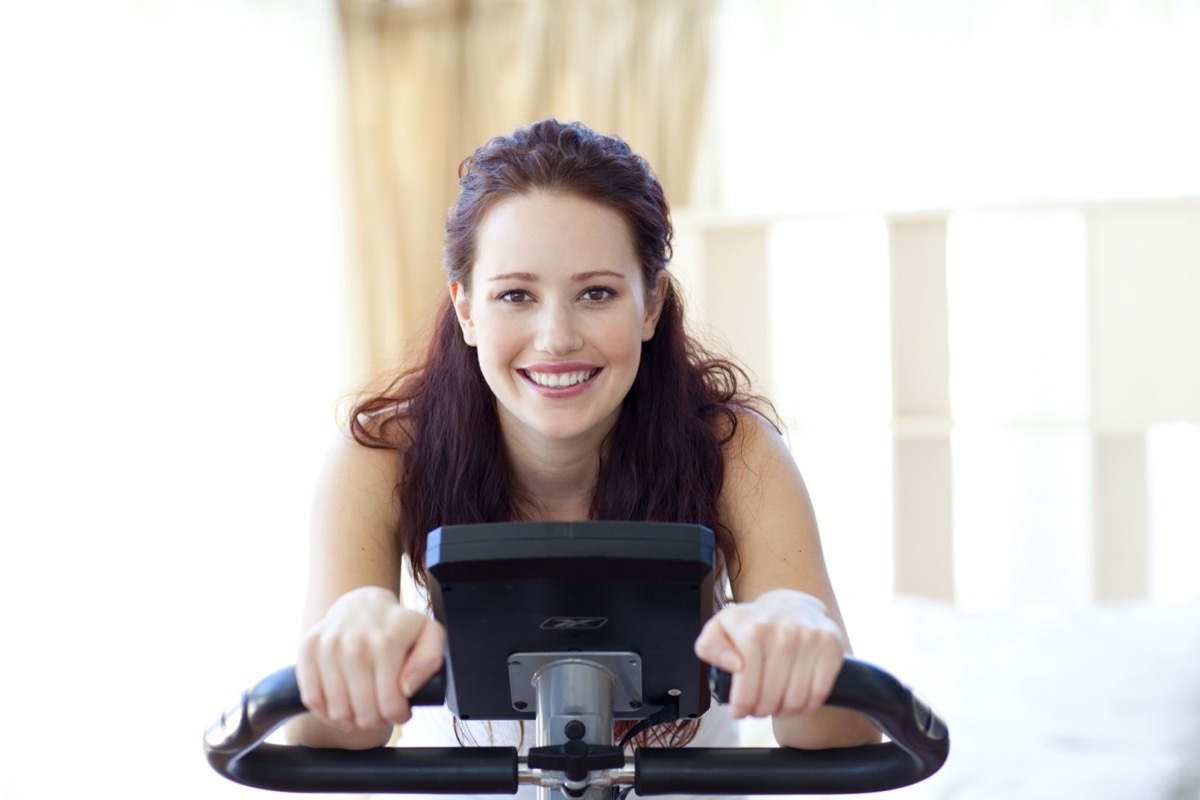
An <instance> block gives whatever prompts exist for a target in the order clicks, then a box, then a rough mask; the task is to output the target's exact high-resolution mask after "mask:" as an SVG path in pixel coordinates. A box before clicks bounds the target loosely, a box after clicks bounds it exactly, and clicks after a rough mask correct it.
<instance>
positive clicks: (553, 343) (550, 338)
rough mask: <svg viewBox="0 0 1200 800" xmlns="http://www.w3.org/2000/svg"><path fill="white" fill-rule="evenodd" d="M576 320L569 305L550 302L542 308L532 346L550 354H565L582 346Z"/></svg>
mask: <svg viewBox="0 0 1200 800" xmlns="http://www.w3.org/2000/svg"><path fill="white" fill-rule="evenodd" d="M576 323H577V320H576V319H575V315H574V314H573V313H572V311H571V309H570V308H569V307H566V306H563V305H559V304H552V305H547V306H546V307H544V308H543V311H542V313H541V315H540V319H539V320H538V331H537V341H535V342H534V346H535V347H536V348H537V349H538V350H540V351H542V352H544V353H548V354H550V355H556V356H558V355H565V354H567V353H571V352H574V351H576V350H578V349H579V348H580V347H582V346H583V338H582V337H581V336H580V334H579V329H578V326H577V324H576Z"/></svg>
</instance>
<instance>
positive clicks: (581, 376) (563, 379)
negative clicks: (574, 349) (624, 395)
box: [525, 369, 596, 389]
mask: <svg viewBox="0 0 1200 800" xmlns="http://www.w3.org/2000/svg"><path fill="white" fill-rule="evenodd" d="M525 374H526V375H528V376H529V380H531V381H533V382H534V383H536V384H537V385H538V386H545V387H546V388H547V389H561V388H563V387H564V386H574V385H575V384H577V383H583V382H584V381H586V380H587V379H588V378H590V377H592V376H593V375H595V374H596V370H594V369H590V370H583V371H581V372H530V371H529V370H526V371H525Z"/></svg>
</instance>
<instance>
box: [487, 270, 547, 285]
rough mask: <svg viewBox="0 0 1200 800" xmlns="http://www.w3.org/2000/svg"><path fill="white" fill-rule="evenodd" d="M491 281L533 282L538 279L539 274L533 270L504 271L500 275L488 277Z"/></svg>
mask: <svg viewBox="0 0 1200 800" xmlns="http://www.w3.org/2000/svg"><path fill="white" fill-rule="evenodd" d="M488 280H489V281H525V282H527V283H533V282H535V281H536V280H537V275H534V274H533V273H532V272H504V273H501V274H500V275H492V276H491V277H489V278H488Z"/></svg>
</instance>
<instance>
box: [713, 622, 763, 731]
mask: <svg viewBox="0 0 1200 800" xmlns="http://www.w3.org/2000/svg"><path fill="white" fill-rule="evenodd" d="M715 619H716V620H717V622H718V624H719V625H720V626H721V629H722V631H723V632H724V634H725V636H726V638H727V639H728V640H729V643H730V647H731V648H732V651H733V653H735V654H736V656H737V658H738V659H739V660H740V662H741V668H740V669H739V670H737V677H736V678H735V679H734V681H733V691H732V692H730V695H729V715H730V716H731V717H733V718H734V719H740V718H741V717H744V716H746V715H748V714H750V713H752V712H753V711H754V710H755V708H756V707H757V706H758V698H759V694H760V692H761V689H762V681H763V662H764V656H765V644H766V642H765V641H764V639H765V637H766V634H767V628H766V626H765V625H763V623H762V622H761V621H760V620H758V619H756V618H755V615H754V614H753V613H751V612H750V611H749V610H747V609H745V608H734V609H729V612H728V613H724V612H723V613H721V614H719V615H717V617H715Z"/></svg>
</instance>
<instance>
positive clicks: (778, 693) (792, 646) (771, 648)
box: [748, 624, 807, 717]
mask: <svg viewBox="0 0 1200 800" xmlns="http://www.w3.org/2000/svg"><path fill="white" fill-rule="evenodd" d="M762 636H763V642H762V651H761V652H762V672H761V675H762V677H761V678H760V681H759V687H758V696H757V698H755V703H754V705H753V706H752V707H751V709H750V711H749V712H748V713H749V714H751V715H752V716H755V717H769V716H771V715H773V714H777V713H779V712H780V711H781V710H783V706H784V702H785V695H786V694H787V693H788V691H789V690H790V689H791V688H792V686H793V685H794V684H795V683H796V679H797V678H798V677H799V678H800V679H801V680H804V679H805V678H806V677H807V676H806V675H804V674H803V673H802V672H801V671H800V670H798V669H797V664H798V662H799V661H800V659H799V658H798V654H797V645H798V642H797V639H798V638H799V637H798V635H797V632H796V631H795V630H794V629H793V628H792V627H791V626H790V625H786V624H785V625H778V624H777V625H774V626H771V627H769V628H766V630H765V631H764V633H763V634H762ZM798 673H800V674H798Z"/></svg>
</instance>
